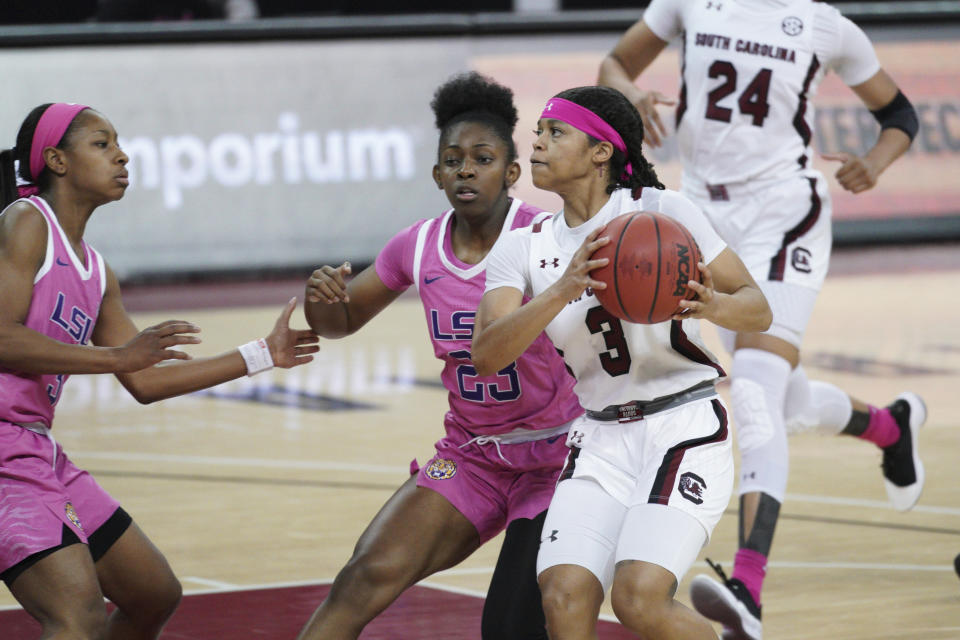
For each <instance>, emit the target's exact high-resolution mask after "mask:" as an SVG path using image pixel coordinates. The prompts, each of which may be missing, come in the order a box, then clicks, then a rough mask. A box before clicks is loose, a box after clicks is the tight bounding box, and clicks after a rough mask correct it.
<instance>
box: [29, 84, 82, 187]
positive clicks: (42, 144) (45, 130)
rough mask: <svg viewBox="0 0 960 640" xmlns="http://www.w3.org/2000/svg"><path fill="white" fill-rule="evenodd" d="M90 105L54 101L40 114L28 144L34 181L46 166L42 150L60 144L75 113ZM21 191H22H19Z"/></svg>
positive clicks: (31, 173)
mask: <svg viewBox="0 0 960 640" xmlns="http://www.w3.org/2000/svg"><path fill="white" fill-rule="evenodd" d="M89 108H90V107H88V106H86V105H83V104H74V103H73V102H55V103H54V104H52V105H50V106H49V107H47V110H46V111H44V112H43V115H42V116H40V120H39V122H37V128H36V129H34V131H33V141H32V142H31V144H30V175H31V176H32V177H33V181H34V183H36V182H37V181H38V180H39V179H40V173H41V172H42V171H43V170H44V169H45V168H46V166H47V165H46V163H45V162H44V160H43V150H44V149H46V148H47V147H55V146H57V145H58V144H60V140H62V139H63V134H64V133H66V131H67V127H69V126H70V123H71V122H73V119H74V118H76V117H77V114H78V113H80V112H81V111H83V110H84V109H89ZM21 193H22V192H21Z"/></svg>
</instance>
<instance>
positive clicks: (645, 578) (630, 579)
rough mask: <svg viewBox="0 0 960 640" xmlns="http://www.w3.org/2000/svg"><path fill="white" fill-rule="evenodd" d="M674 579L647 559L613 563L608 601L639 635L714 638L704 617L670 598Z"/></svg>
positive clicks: (656, 639) (661, 639)
mask: <svg viewBox="0 0 960 640" xmlns="http://www.w3.org/2000/svg"><path fill="white" fill-rule="evenodd" d="M676 592H677V578H676V576H674V575H673V573H671V572H670V571H668V570H667V569H664V568H663V567H661V566H658V565H656V564H651V563H649V562H641V561H639V560H625V561H622V562H619V563H617V571H616V573H615V574H614V578H613V589H612V591H611V594H610V601H611V604H612V605H613V611H614V613H616V615H617V618H618V619H619V620H620V622H622V623H623V624H624V626H626V627H627V628H628V629H630V630H631V631H633V632H634V633H636V634H638V635H639V636H640V637H641V638H651V639H652V640H716V637H717V634H716V633H714V631H713V627H711V626H710V623H709V622H707V620H706V618H704V617H703V616H701V615H700V614H698V613H697V612H695V611H693V610H691V609H689V608H687V607H685V606H684V605H683V604H682V603H680V602H677V601H676V600H675V599H674V595H675V594H676Z"/></svg>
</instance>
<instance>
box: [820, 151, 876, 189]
mask: <svg viewBox="0 0 960 640" xmlns="http://www.w3.org/2000/svg"><path fill="white" fill-rule="evenodd" d="M820 157H821V158H823V159H824V160H831V161H833V162H839V163H841V164H840V168H839V169H837V173H836V174H834V176H835V177H836V178H837V182H839V183H840V186H841V187H843V188H844V189H846V190H847V191H850V192H851V193H860V192H861V191H866V190H868V189H872V188H873V187H874V186H875V185H876V184H877V177H878V175H879V172H878V171H877V170H876V168H875V167H874V166H873V165H872V164H871V163H870V161H869V160H867V159H866V158H861V157H860V156H855V155H853V154H852V153H844V152H842V151H841V152H838V153H822V154H820Z"/></svg>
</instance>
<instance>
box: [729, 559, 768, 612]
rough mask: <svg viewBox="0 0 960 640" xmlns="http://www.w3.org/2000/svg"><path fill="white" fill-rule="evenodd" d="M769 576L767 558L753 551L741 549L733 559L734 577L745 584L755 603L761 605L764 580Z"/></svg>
mask: <svg viewBox="0 0 960 640" xmlns="http://www.w3.org/2000/svg"><path fill="white" fill-rule="evenodd" d="M766 575H767V556H765V555H763V554H762V553H760V552H759V551H753V550H752V549H739V550H737V555H736V557H734V559H733V575H732V576H731V578H736V579H737V580H739V581H740V582H742V583H743V586H745V587H746V588H747V591H749V592H750V595H751V596H753V601H754V602H756V603H757V606H759V605H760V590H761V589H763V579H764V577H766Z"/></svg>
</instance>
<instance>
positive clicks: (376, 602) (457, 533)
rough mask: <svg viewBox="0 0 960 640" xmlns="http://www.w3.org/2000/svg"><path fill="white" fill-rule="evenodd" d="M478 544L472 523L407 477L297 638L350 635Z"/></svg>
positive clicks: (339, 639)
mask: <svg viewBox="0 0 960 640" xmlns="http://www.w3.org/2000/svg"><path fill="white" fill-rule="evenodd" d="M479 546H480V538H479V535H478V533H477V529H476V527H474V526H473V524H472V523H471V522H470V521H469V520H468V519H467V518H466V517H465V516H464V515H463V514H461V513H460V512H459V511H457V510H456V509H455V508H454V507H453V505H452V504H450V502H448V501H447V499H446V498H444V497H443V496H441V495H440V494H439V493H436V492H435V491H431V490H430V489H425V488H423V487H418V486H417V477H416V476H411V477H410V478H409V479H408V480H407V481H406V482H405V483H404V484H403V485H402V486H401V487H400V488H399V489H398V490H397V492H396V493H395V494H393V496H392V497H391V498H390V499H389V500H388V501H387V503H386V504H385V505H384V506H383V508H382V509H381V510H380V512H379V513H378V514H377V515H376V516H375V517H374V519H373V521H372V522H371V523H370V525H369V526H368V527H367V529H366V531H364V532H363V535H361V536H360V540H358V541H357V546H356V548H355V549H354V552H353V556H352V557H351V558H350V560H349V561H348V562H347V564H346V566H345V567H343V569H341V570H340V573H339V574H337V577H336V579H335V580H334V582H333V586H332V587H331V589H330V593H329V595H328V596H327V599H326V600H324V601H323V603H322V604H321V605H320V607H319V608H318V609H317V610H316V612H314V614H313V617H312V618H311V619H310V621H309V622H308V623H307V626H306V627H304V629H303V631H301V632H300V635H299V636H298V638H299V639H300V640H320V639H321V638H322V639H323V640H354V639H356V638H357V637H358V636H359V635H360V632H361V631H362V630H363V628H364V626H366V625H367V623H369V622H370V621H371V620H373V618H375V617H376V616H377V615H378V614H379V613H380V612H382V611H383V610H384V609H386V608H387V607H388V606H389V605H390V604H391V603H392V602H393V601H394V600H396V599H397V597H398V596H399V595H400V594H401V593H403V591H404V590H405V589H407V588H408V587H410V586H412V585H414V584H416V583H417V582H418V581H419V580H422V579H424V578H426V577H427V576H430V575H432V574H434V573H436V572H437V571H442V570H444V569H448V568H450V567H452V566H454V565H456V564H458V563H460V562H461V561H463V559H464V558H466V557H467V556H469V555H470V554H471V553H473V552H474V551H475V550H476V549H477V547H479Z"/></svg>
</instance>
